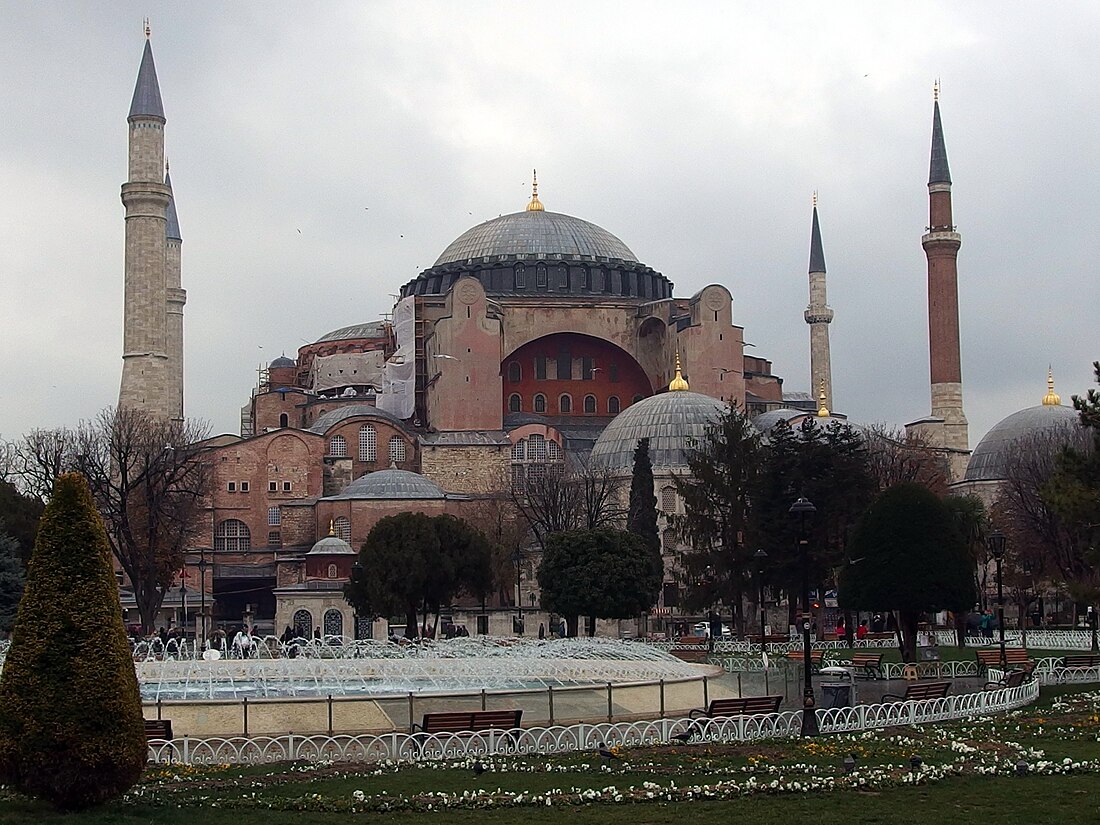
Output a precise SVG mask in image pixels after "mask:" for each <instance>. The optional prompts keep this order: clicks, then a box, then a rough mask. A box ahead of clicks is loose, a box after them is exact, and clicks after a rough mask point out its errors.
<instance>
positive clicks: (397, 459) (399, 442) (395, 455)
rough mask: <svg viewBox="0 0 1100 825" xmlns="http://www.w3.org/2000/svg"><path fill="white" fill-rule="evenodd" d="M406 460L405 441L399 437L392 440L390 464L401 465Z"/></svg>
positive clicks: (393, 437)
mask: <svg viewBox="0 0 1100 825" xmlns="http://www.w3.org/2000/svg"><path fill="white" fill-rule="evenodd" d="M404 460H405V439H403V438H402V437H401V436H399V435H395V436H392V437H391V438H390V463H391V464H400V463H401V462H403V461H404Z"/></svg>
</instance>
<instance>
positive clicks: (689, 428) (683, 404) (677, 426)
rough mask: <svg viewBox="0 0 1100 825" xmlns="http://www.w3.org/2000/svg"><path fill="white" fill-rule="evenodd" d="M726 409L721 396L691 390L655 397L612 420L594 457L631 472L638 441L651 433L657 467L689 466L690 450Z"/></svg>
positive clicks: (600, 463)
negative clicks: (720, 398)
mask: <svg viewBox="0 0 1100 825" xmlns="http://www.w3.org/2000/svg"><path fill="white" fill-rule="evenodd" d="M727 409H728V408H727V406H726V404H724V403H723V402H721V401H719V400H718V399H717V398H711V397H710V396H709V395H702V394H700V393H697V392H689V391H686V390H679V391H677V390H673V391H670V392H664V393H661V394H660V395H653V396H650V397H649V398H645V399H643V400H641V401H639V402H638V403H636V404H631V405H630V406H629V407H627V408H626V409H625V410H623V412H621V413H620V414H619V415H618V416H616V417H615V419H614V420H612V422H611V423H610V424H608V425H607V427H606V428H605V429H604V431H603V432H602V433H601V434H600V437H599V438H598V439H597V440H596V444H595V446H594V447H593V448H592V457H591V461H592V463H593V465H595V466H597V467H606V468H607V469H609V470H611V471H612V472H630V470H631V469H632V468H633V466H634V449H635V448H636V447H637V446H638V441H639V440H640V439H642V438H648V439H649V460H650V462H651V463H652V464H653V469H654V470H669V469H672V470H680V469H683V470H686V469H687V468H688V461H687V456H688V453H689V451H690V450H691V449H692V448H693V447H694V446H695V444H697V443H699V442H701V441H702V440H703V438H704V437H705V436H706V432H707V427H709V426H711V425H712V424H714V423H716V422H717V421H718V419H719V418H720V417H721V416H722V415H723V414H724V413H725V412H726V410H727Z"/></svg>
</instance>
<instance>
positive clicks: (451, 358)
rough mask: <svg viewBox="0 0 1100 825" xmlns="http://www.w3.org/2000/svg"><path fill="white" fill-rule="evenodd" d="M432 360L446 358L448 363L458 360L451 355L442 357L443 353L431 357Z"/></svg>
mask: <svg viewBox="0 0 1100 825" xmlns="http://www.w3.org/2000/svg"><path fill="white" fill-rule="evenodd" d="M432 358H446V359H447V360H448V361H457V360H458V359H457V358H455V357H454V356H453V355H444V354H443V353H440V354H439V355H433V356H432Z"/></svg>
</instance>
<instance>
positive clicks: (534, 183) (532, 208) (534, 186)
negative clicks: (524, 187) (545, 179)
mask: <svg viewBox="0 0 1100 825" xmlns="http://www.w3.org/2000/svg"><path fill="white" fill-rule="evenodd" d="M527 211H528V212H545V211H546V210H545V208H544V207H543V205H542V202H541V201H539V172H538V170H537V169H532V170H531V202H530V203H529V204H527Z"/></svg>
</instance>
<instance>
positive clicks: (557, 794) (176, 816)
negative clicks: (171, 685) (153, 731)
mask: <svg viewBox="0 0 1100 825" xmlns="http://www.w3.org/2000/svg"><path fill="white" fill-rule="evenodd" d="M1090 687H1092V688H1093V691H1092V692H1081V690H1082V689H1081V687H1074V688H1059V689H1051V690H1044V691H1043V693H1042V696H1041V698H1040V701H1039V702H1038V703H1036V704H1035V705H1033V706H1031V707H1028V708H1024V709H1022V710H1019V711H1016V712H1014V713H1011V714H1007V715H1005V716H1002V717H997V718H993V719H981V720H975V721H971V722H965V723H954V724H950V725H937V726H931V725H930V726H924V727H918V728H894V729H889V730H885V731H877V732H868V733H861V734H844V735H836V736H823V737H819V738H816V739H812V740H794V741H791V740H786V741H780V740H761V741H757V742H751V743H742V744H737V745H714V744H697V745H687V746H682V745H676V746H657V747H651V748H639V749H634V750H629V751H624V752H623V753H622V754H621V756H622V758H621V759H614V760H605V759H602V758H601V757H600V756H599V755H598V754H596V753H592V754H576V755H573V756H569V757H547V758H536V757H518V758H515V759H508V758H497V759H495V760H485V761H483V762H473V761H465V762H461V763H453V764H433V765H428V764H424V765H408V764H405V765H388V766H372V765H306V764H299V765H289V764H280V765H268V766H250V767H247V768H240V767H232V766H212V767H186V766H181V767H158V768H153V769H151V770H150V771H148V772H147V774H146V776H145V777H144V779H143V781H142V783H141V784H140V785H139V786H137V787H136V788H135V789H133V791H131V793H130V794H129V795H128V796H127V798H126V799H125V800H122V801H119V802H115V803H112V804H110V805H107V806H104V807H103V808H100V809H98V810H95V811H91V812H86V813H82V814H77V815H60V814H55V813H53V812H52V811H51V810H50V809H49V808H48V807H46V806H44V805H42V804H40V803H35V802H31V801H28V800H25V799H22V798H21V797H18V796H16V795H14V794H12V793H10V792H3V791H0V822H2V823H5V825H7V823H11V825H30V823H36V825H37V824H38V823H41V824H42V825H138V823H153V822H155V823H167V824H169V825H171V823H180V825H183V824H184V823H187V825H193V824H194V823H200V825H245V824H246V823H262V824H263V825H283V823H286V824H287V825H290V823H295V825H301V824H302V823H306V824H307V825H308V823H318V825H320V824H321V823H325V824H326V825H328V824H329V823H331V825H337V823H341V825H343V824H344V823H346V822H347V821H348V820H349V818H350V817H355V815H356V814H359V815H360V816H361V815H362V814H364V813H366V814H367V815H368V816H371V817H372V818H382V819H384V820H385V821H390V822H394V823H402V824H404V823H408V825H417V823H427V822H437V823H438V822H456V823H465V822H469V823H501V825H505V824H507V825H515V823H516V822H523V823H566V822H568V823H587V822H592V823H597V822H598V823H624V824H625V823H629V825H645V824H646V823H666V822H667V823H672V822H674V821H677V822H678V823H682V822H683V820H684V818H685V817H690V819H691V821H692V822H700V823H710V822H715V823H717V822H723V823H731V822H732V823H741V822H745V823H748V822H752V823H759V824H760V825H768V823H784V825H789V823H790V822H792V821H793V818H795V817H798V818H800V821H801V820H802V819H805V821H808V822H823V823H833V822H845V823H848V822H851V823H873V822H874V823H878V822H881V823H890V822H905V823H911V822H914V821H929V822H956V821H960V822H962V821H968V822H974V821H983V820H986V819H990V820H993V821H999V822H1036V823H1043V822H1057V823H1059V825H1066V824H1067V823H1085V822H1089V823H1092V822H1096V821H1100V801H1098V799H1100V798H1098V797H1097V795H1096V794H1095V792H1094V789H1095V787H1096V784H1097V779H1098V775H1100V738H1098V737H1100V691H1096V690H1095V688H1096V686H1095V685H1094V686H1090ZM849 754H852V755H854V757H855V758H856V765H857V767H856V771H855V772H854V773H852V774H851V775H848V774H846V773H845V770H844V768H843V765H842V760H843V759H844V757H845V756H847V755H849ZM914 755H919V756H920V758H921V765H920V767H919V768H918V769H917V771H916V772H915V771H914V769H913V767H912V764H911V761H910V760H911V758H912V757H913V756H914ZM1066 759H1068V760H1070V761H1071V763H1073V764H1071V765H1068V766H1066V765H1063V760H1066ZM1019 762H1023V763H1024V764H1025V765H1026V766H1027V770H1028V773H1027V775H1024V776H1017V775H1015V766H1016V765H1017V763H1019ZM773 783H774V785H775V787H774V788H773V787H772V785H773ZM464 795H465V796H464ZM546 799H549V800H550V803H551V804H550V805H549V806H547V805H546V804H545V801H546ZM482 806H485V807H482ZM689 806H690V808H689ZM441 809H444V810H441Z"/></svg>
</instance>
